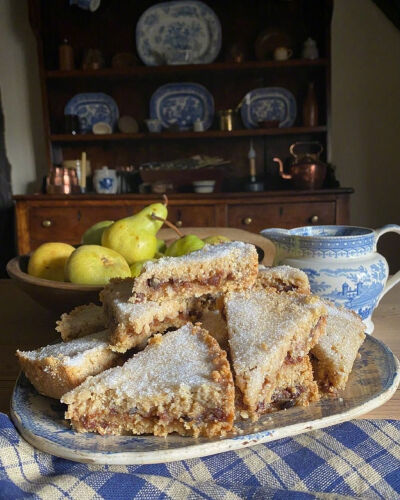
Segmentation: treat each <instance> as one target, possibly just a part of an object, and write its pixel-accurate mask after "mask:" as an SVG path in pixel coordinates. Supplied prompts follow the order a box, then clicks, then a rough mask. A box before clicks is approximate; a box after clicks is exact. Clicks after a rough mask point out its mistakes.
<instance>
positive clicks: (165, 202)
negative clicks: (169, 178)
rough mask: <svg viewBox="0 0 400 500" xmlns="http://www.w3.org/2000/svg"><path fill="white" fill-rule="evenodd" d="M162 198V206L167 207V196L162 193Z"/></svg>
mask: <svg viewBox="0 0 400 500" xmlns="http://www.w3.org/2000/svg"><path fill="white" fill-rule="evenodd" d="M162 197H163V205H164V206H166V207H167V206H168V196H167V195H166V194H165V193H164V194H163V195H162Z"/></svg>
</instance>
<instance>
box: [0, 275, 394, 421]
mask: <svg viewBox="0 0 400 500" xmlns="http://www.w3.org/2000/svg"><path fill="white" fill-rule="evenodd" d="M56 319H58V318H57V316H56V315H54V314H53V313H51V312H49V311H47V310H46V309H44V308H43V307H41V306H39V305H37V304H36V303H35V302H33V300H32V299H30V298H29V297H28V296H27V295H25V294H24V293H23V292H22V291H20V290H19V289H18V288H17V286H16V285H15V284H14V283H13V282H12V281H11V280H0V320H1V336H0V411H2V412H4V413H9V404H10V397H11V392H12V388H13V385H14V382H15V379H16V378H17V375H18V372H19V367H18V364H17V361H16V358H15V351H16V350H17V349H21V350H28V349H35V348H38V347H41V346H44V345H46V344H49V343H50V342H53V341H55V340H58V338H59V337H58V335H57V333H56V332H55V330H54V325H55V321H56ZM373 321H374V323H375V331H374V336H375V337H377V338H378V339H380V340H382V341H383V342H385V344H386V345H387V346H389V347H390V349H392V351H393V352H394V353H395V354H396V356H397V357H400V327H399V325H400V287H397V288H396V287H395V288H393V289H392V290H391V291H390V292H389V293H388V294H387V295H386V296H385V297H384V298H383V300H382V302H381V304H380V305H379V307H378V309H377V310H376V311H375V313H374V316H373ZM364 417H368V418H393V419H400V390H397V392H396V394H395V395H394V396H393V398H392V399H391V400H390V401H388V402H387V403H386V404H384V405H383V406H381V407H380V408H377V409H375V410H373V411H372V412H370V413H368V414H367V415H364Z"/></svg>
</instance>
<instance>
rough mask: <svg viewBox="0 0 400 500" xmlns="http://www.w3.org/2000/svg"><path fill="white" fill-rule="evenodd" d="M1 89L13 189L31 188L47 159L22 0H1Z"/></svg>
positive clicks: (36, 76) (33, 54)
mask: <svg viewBox="0 0 400 500" xmlns="http://www.w3.org/2000/svg"><path fill="white" fill-rule="evenodd" d="M0 91H1V97H2V104H3V113H4V118H5V139H6V149H7V156H8V159H9V161H10V163H11V180H12V186H13V191H14V193H15V194H17V193H18V194H20V193H25V192H27V191H30V192H32V191H33V190H34V189H35V188H37V187H38V186H39V185H40V179H41V177H42V175H44V172H45V170H46V159H45V142H44V139H43V121H42V107H41V106H42V104H41V94H40V85H39V70H38V64H37V55H36V43H35V39H34V36H33V34H32V30H31V29H30V26H29V22H28V2H27V1H25V0H0Z"/></svg>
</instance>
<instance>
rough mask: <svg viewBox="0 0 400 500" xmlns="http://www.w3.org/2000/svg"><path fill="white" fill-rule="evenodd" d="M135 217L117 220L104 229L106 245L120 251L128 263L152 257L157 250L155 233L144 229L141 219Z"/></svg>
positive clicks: (103, 242)
mask: <svg viewBox="0 0 400 500" xmlns="http://www.w3.org/2000/svg"><path fill="white" fill-rule="evenodd" d="M134 217H135V216H132V217H125V218H124V219H120V220H117V221H116V222H114V224H112V225H111V226H109V227H108V228H107V229H105V230H104V232H103V235H102V238H101V244H102V245H103V246H104V247H107V248H111V249H112V250H115V251H116V252H118V253H120V254H121V255H122V256H123V257H124V258H125V259H126V261H127V262H128V264H133V263H134V262H137V261H138V260H148V259H152V258H153V257H154V254H155V253H156V250H157V238H156V236H155V233H150V232H147V231H144V230H143V228H142V224H141V221H140V219H135V218H134ZM154 222H156V221H154Z"/></svg>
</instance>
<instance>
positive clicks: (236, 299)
mask: <svg viewBox="0 0 400 500" xmlns="http://www.w3.org/2000/svg"><path fill="white" fill-rule="evenodd" d="M225 311H226V318H227V325H228V334H229V346H230V355H231V358H232V366H233V370H234V375H235V385H236V387H238V388H239V389H240V391H241V393H242V395H243V404H244V406H245V408H246V410H247V411H248V413H249V415H250V416H252V417H256V418H257V416H258V412H257V407H258V404H259V403H260V401H263V402H264V404H268V403H269V402H270V401H271V398H272V394H273V392H274V390H275V388H276V385H277V376H278V372H279V370H280V369H282V367H283V366H285V364H286V365H290V364H295V363H297V362H299V361H301V360H302V359H303V358H304V357H305V356H306V355H307V354H308V352H309V350H310V348H311V347H312V346H314V345H315V343H316V342H317V341H318V339H319V337H320V336H321V335H323V333H324V329H325V317H324V316H325V314H326V309H325V307H324V305H323V304H322V302H321V300H319V298H317V297H314V296H312V295H303V294H294V293H290V294H277V293H269V292H267V291H265V290H252V291H250V292H247V293H232V294H230V295H229V296H228V297H227V298H226V301H225Z"/></svg>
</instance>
